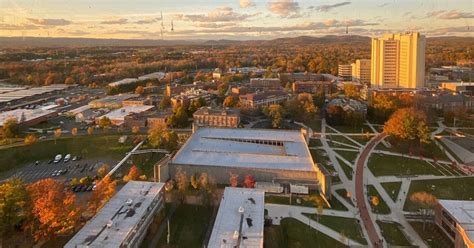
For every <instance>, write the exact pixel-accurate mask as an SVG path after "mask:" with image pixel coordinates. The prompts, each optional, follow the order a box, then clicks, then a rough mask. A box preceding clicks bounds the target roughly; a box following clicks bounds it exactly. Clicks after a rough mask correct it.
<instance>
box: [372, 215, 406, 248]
mask: <svg viewBox="0 0 474 248" xmlns="http://www.w3.org/2000/svg"><path fill="white" fill-rule="evenodd" d="M377 224H378V225H379V227H380V229H381V231H382V235H383V237H384V238H385V240H386V241H387V242H388V243H389V244H390V245H393V246H411V244H410V242H409V241H408V240H407V238H406V237H405V234H404V233H403V231H402V230H400V228H403V227H402V226H401V225H400V224H398V223H395V222H382V221H377Z"/></svg>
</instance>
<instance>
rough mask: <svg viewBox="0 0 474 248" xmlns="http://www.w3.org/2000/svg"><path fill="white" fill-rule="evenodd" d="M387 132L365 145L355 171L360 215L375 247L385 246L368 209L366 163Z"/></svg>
mask: <svg viewBox="0 0 474 248" xmlns="http://www.w3.org/2000/svg"><path fill="white" fill-rule="evenodd" d="M385 136H386V134H384V133H381V134H379V135H378V136H376V137H375V138H374V139H372V140H371V141H369V143H368V144H367V145H366V146H365V148H364V150H363V151H362V153H361V154H360V156H359V159H358V160H357V162H356V171H355V193H356V194H355V196H356V199H357V208H358V209H359V212H360V216H361V218H362V222H363V223H364V227H365V229H366V230H367V234H368V236H369V239H370V243H371V244H372V245H373V247H383V245H382V243H381V242H380V241H381V240H382V237H380V236H379V234H378V232H377V229H376V227H375V223H374V222H373V220H372V219H371V218H370V214H369V210H368V209H367V203H366V201H365V193H364V165H365V164H366V162H367V158H368V156H369V155H370V152H371V151H372V149H374V147H375V145H377V144H378V143H379V142H380V140H382V139H383V138H385Z"/></svg>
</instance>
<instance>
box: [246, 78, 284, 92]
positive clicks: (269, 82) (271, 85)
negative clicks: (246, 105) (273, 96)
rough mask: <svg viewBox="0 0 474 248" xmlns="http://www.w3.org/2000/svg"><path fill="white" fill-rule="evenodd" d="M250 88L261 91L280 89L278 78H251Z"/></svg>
mask: <svg viewBox="0 0 474 248" xmlns="http://www.w3.org/2000/svg"><path fill="white" fill-rule="evenodd" d="M250 88H254V89H261V90H278V89H281V88H282V87H281V83H280V79H279V78H251V79H250Z"/></svg>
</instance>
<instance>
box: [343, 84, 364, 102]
mask: <svg viewBox="0 0 474 248" xmlns="http://www.w3.org/2000/svg"><path fill="white" fill-rule="evenodd" d="M344 95H346V97H348V98H352V99H358V98H359V96H360V91H359V88H358V87H357V86H356V85H354V84H344Z"/></svg>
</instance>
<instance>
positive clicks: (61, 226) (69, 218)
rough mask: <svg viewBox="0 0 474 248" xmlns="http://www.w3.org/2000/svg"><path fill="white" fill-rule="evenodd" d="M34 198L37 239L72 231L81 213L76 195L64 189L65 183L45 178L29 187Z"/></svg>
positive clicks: (34, 224) (34, 220)
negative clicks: (76, 201)
mask: <svg viewBox="0 0 474 248" xmlns="http://www.w3.org/2000/svg"><path fill="white" fill-rule="evenodd" d="M27 190H28V192H29V194H30V196H31V200H32V214H33V217H34V218H33V223H32V226H33V231H34V237H35V240H37V241H39V240H48V239H52V238H54V237H56V236H57V235H63V234H68V233H71V232H72V231H73V230H74V228H75V227H76V225H77V224H78V221H79V217H80V215H81V212H80V209H79V208H78V207H77V206H76V204H75V199H76V198H75V195H74V194H73V193H71V192H65V191H64V185H63V184H62V183H60V182H58V181H55V180H53V179H50V178H49V179H43V180H40V181H37V182H35V183H33V184H31V185H29V186H28V187H27Z"/></svg>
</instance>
